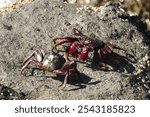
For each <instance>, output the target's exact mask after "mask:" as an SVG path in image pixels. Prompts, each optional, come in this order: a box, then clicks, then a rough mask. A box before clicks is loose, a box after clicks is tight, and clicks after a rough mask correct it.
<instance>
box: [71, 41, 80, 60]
mask: <svg viewBox="0 0 150 117" xmlns="http://www.w3.org/2000/svg"><path fill="white" fill-rule="evenodd" d="M78 45H79V44H78V43H77V42H74V43H72V44H71V45H70V47H69V53H70V54H71V55H72V56H73V57H74V58H75V59H77V57H78V51H77V49H76V48H77V46H78Z"/></svg>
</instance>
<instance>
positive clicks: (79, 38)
mask: <svg viewBox="0 0 150 117" xmlns="http://www.w3.org/2000/svg"><path fill="white" fill-rule="evenodd" d="M53 42H54V47H53V49H52V51H53V52H54V51H55V52H57V53H59V50H58V49H57V47H58V46H59V45H66V44H67V47H66V49H65V55H66V56H65V58H66V59H67V60H69V54H70V55H72V56H73V58H75V60H77V59H78V54H79V55H80V57H79V58H80V61H82V62H84V61H85V60H87V57H88V53H89V52H91V51H97V53H98V57H99V60H100V64H101V66H103V67H106V64H105V63H104V59H105V58H106V57H107V56H108V55H110V54H111V53H113V49H119V50H123V51H124V52H125V53H126V50H125V49H123V48H121V47H119V46H117V45H115V44H111V43H109V42H106V43H105V42H103V41H101V40H99V39H93V38H91V37H88V36H86V35H83V34H82V33H81V32H80V31H78V30H77V29H75V28H74V29H73V30H72V34H71V36H68V37H63V38H54V39H53Z"/></svg>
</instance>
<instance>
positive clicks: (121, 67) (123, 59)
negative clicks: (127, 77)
mask: <svg viewBox="0 0 150 117" xmlns="http://www.w3.org/2000/svg"><path fill="white" fill-rule="evenodd" d="M91 63H92V64H91V66H90V67H91V68H92V69H93V70H103V71H114V72H120V73H123V72H127V73H133V71H134V70H135V67H134V66H133V63H136V58H135V57H134V56H133V55H128V56H122V55H119V54H117V53H115V52H113V53H111V54H110V55H108V56H107V57H106V58H105V59H104V63H105V64H106V65H107V68H105V69H104V68H101V67H100V66H99V59H98V53H96V52H94V57H93V59H92V62H91ZM88 67H89V66H88Z"/></svg>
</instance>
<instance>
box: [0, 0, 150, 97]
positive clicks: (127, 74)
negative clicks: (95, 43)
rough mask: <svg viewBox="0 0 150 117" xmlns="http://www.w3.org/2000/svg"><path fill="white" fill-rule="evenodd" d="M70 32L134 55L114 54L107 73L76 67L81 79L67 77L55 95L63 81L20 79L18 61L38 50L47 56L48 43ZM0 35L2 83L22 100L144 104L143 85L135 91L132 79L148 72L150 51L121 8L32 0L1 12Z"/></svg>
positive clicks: (137, 26) (42, 77) (138, 28)
mask: <svg viewBox="0 0 150 117" xmlns="http://www.w3.org/2000/svg"><path fill="white" fill-rule="evenodd" d="M72 28H77V29H79V30H81V32H82V33H83V34H86V35H88V36H90V35H91V36H93V35H94V37H95V38H97V39H100V40H103V41H104V42H107V41H109V42H112V43H114V44H116V45H119V46H120V47H122V48H124V49H126V50H127V51H128V53H130V54H131V55H133V56H126V55H125V53H124V52H122V51H120V50H114V52H115V54H114V55H113V56H111V57H110V58H108V60H106V63H108V64H109V66H110V68H112V69H110V70H103V69H100V67H97V66H96V65H93V66H89V67H88V65H85V64H81V63H78V69H79V71H80V74H81V78H80V79H79V80H78V79H72V78H70V81H69V82H68V84H67V87H66V88H65V89H66V91H59V90H58V86H59V85H60V84H61V83H62V81H63V79H64V77H62V76H60V77H55V76H52V75H51V74H42V73H41V72H39V71H37V73H38V74H37V75H35V76H23V75H21V74H20V68H21V64H20V62H21V61H22V60H23V59H24V58H25V57H27V56H28V55H30V54H31V53H32V52H33V51H34V50H37V49H39V48H43V49H44V50H45V51H51V47H52V43H51V40H52V38H55V37H64V36H68V35H71V34H70V33H71V29H72ZM0 30H1V31H0V35H1V36H0V40H1V41H0V55H1V56H0V66H1V69H0V70H1V71H0V76H1V77H0V83H1V84H4V85H5V86H7V87H10V88H12V89H13V90H15V91H16V92H23V93H24V94H25V98H24V99H146V96H147V92H146V91H145V90H144V89H143V88H142V86H143V84H140V86H141V87H140V90H136V88H137V87H136V86H135V85H134V84H133V82H132V83H131V79H132V78H133V77H132V76H136V75H137V74H140V73H142V71H143V70H144V69H145V67H146V63H147V61H148V60H146V61H143V58H144V57H145V56H146V55H148V51H149V44H148V42H149V41H148V37H147V35H148V33H147V32H146V28H145V25H144V24H143V23H142V22H141V21H140V20H139V19H138V18H137V17H130V16H128V15H127V13H125V12H124V11H123V10H122V9H121V6H120V4H119V3H114V4H111V3H109V4H106V5H105V6H103V7H101V9H99V10H97V11H93V10H92V9H91V8H85V9H84V8H83V9H81V8H78V6H76V5H72V4H67V3H63V2H56V1H55V2H54V1H52V0H51V1H49V0H42V1H41V0H35V1H33V2H32V3H30V4H26V5H25V6H23V7H21V8H18V9H15V10H13V11H12V12H6V13H1V14H0ZM122 56H124V57H122ZM118 58H119V59H121V60H120V62H119V61H118ZM135 59H137V60H135ZM29 71H31V70H30V69H29ZM137 71H139V72H138V73H137ZM134 74H135V75H134ZM136 78H137V77H136Z"/></svg>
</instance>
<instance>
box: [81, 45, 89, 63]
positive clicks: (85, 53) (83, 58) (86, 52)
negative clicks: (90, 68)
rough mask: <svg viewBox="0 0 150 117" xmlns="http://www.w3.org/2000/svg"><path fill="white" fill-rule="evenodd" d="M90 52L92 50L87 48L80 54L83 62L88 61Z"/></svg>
mask: <svg viewBox="0 0 150 117" xmlns="http://www.w3.org/2000/svg"><path fill="white" fill-rule="evenodd" d="M89 51H90V49H89V48H88V47H87V46H86V47H84V48H83V50H82V52H81V54H80V60H81V61H85V60H86V59H87V57H88V53H89Z"/></svg>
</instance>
